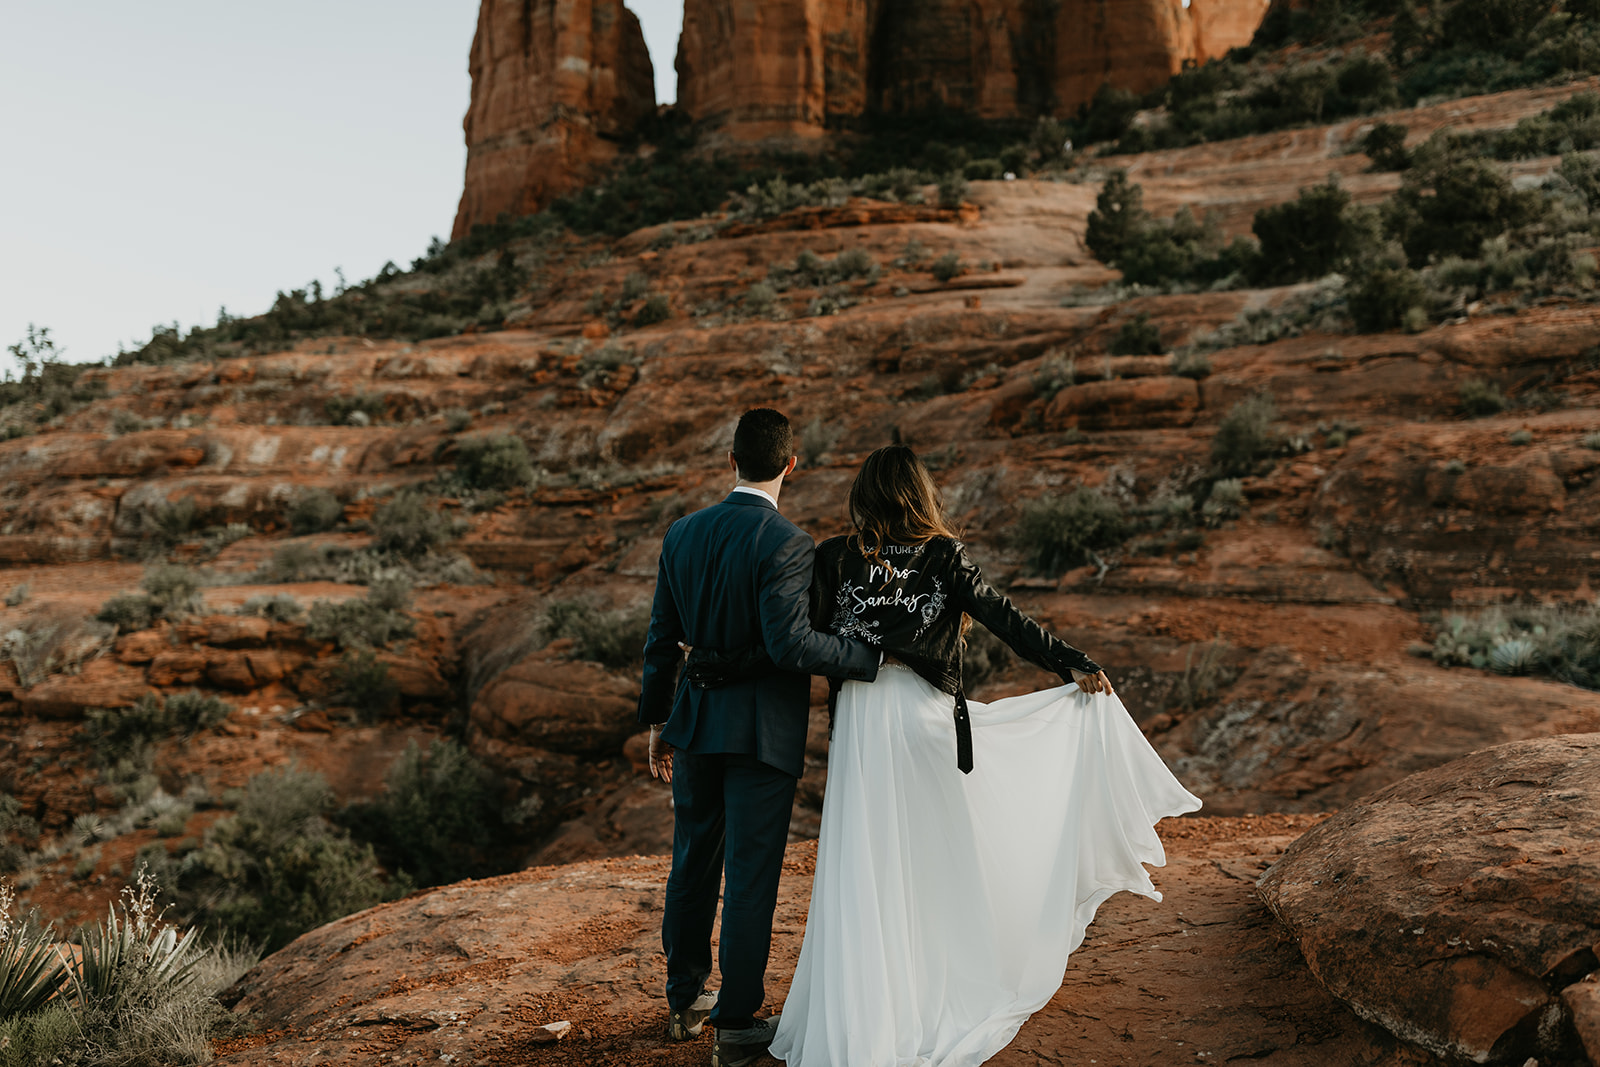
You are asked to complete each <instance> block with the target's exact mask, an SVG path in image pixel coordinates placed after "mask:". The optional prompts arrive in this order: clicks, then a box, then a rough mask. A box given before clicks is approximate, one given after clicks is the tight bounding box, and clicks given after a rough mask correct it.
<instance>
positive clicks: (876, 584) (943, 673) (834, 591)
mask: <svg viewBox="0 0 1600 1067" xmlns="http://www.w3.org/2000/svg"><path fill="white" fill-rule="evenodd" d="M882 557H883V560H884V562H886V563H888V564H889V566H890V567H892V568H893V569H894V570H893V572H892V573H891V572H889V571H888V570H887V569H886V568H883V567H880V566H879V565H878V564H877V563H875V562H873V561H872V560H870V559H868V558H866V557H865V556H863V555H862V554H861V552H860V551H859V550H858V549H856V548H854V547H853V539H852V538H848V537H832V538H829V539H828V540H826V541H824V542H822V544H820V545H818V546H817V558H816V564H815V567H814V570H813V572H812V578H811V625H812V626H813V627H814V628H816V629H818V630H821V631H823V632H824V633H833V634H838V635H839V636H840V637H854V638H857V639H858V640H861V641H865V642H866V643H867V644H870V645H873V646H875V647H878V648H881V649H883V650H884V651H885V652H886V653H888V654H889V655H892V656H894V657H895V658H896V659H898V660H900V661H901V662H903V663H905V665H906V666H908V667H910V668H911V669H912V670H914V671H916V672H917V673H918V674H920V675H921V676H922V677H923V678H925V679H927V681H928V683H929V684H930V685H932V686H934V687H935V688H937V689H939V690H941V691H942V692H946V693H949V694H951V695H952V696H954V695H956V694H957V693H960V692H961V691H962V684H961V616H962V615H963V614H967V615H971V616H972V617H973V619H975V620H976V621H978V622H980V623H982V624H983V625H984V626H985V627H986V628H987V629H988V630H989V631H990V632H991V633H993V634H994V635H995V636H996V637H998V638H999V639H1000V640H1001V641H1004V642H1005V643H1006V645H1007V646H1008V647H1009V648H1010V649H1011V650H1012V651H1013V652H1015V653H1016V654H1017V655H1019V656H1021V657H1022V658H1023V659H1025V660H1027V661H1028V662H1029V663H1032V664H1034V665H1036V666H1039V667H1043V668H1044V669H1045V670H1047V671H1052V672H1054V673H1055V674H1058V675H1060V676H1061V679H1062V680H1063V681H1066V682H1071V681H1072V673H1071V672H1072V671H1075V670H1076V671H1082V672H1084V673H1085V674H1093V673H1095V672H1096V671H1098V670H1099V669H1100V665H1099V664H1097V663H1095V662H1094V660H1092V659H1090V658H1089V657H1088V656H1086V655H1084V654H1083V653H1082V652H1080V651H1078V650H1077V649H1075V648H1073V647H1072V646H1071V645H1069V644H1067V643H1066V642H1065V641H1062V640H1061V639H1060V638H1058V637H1055V636H1054V635H1052V634H1050V633H1049V632H1048V631H1046V630H1045V629H1044V627H1042V626H1040V625H1039V624H1038V623H1037V622H1034V621H1033V620H1032V619H1030V618H1028V616H1026V615H1024V614H1023V613H1022V612H1020V611H1018V610H1017V608H1016V605H1014V604H1012V603H1011V601H1010V599H1009V598H1007V597H1005V596H1003V595H1001V594H1000V593H999V592H997V591H996V590H995V588H994V587H993V586H991V585H990V584H989V583H988V582H986V581H984V580H983V575H982V574H981V573H979V571H978V566H977V564H975V563H973V562H972V559H971V557H969V556H968V555H967V550H966V546H965V545H963V544H962V543H961V542H960V541H953V540H951V539H950V538H948V537H936V538H934V539H933V540H931V541H928V542H926V543H924V544H921V545H886V546H885V547H884V550H883V552H882Z"/></svg>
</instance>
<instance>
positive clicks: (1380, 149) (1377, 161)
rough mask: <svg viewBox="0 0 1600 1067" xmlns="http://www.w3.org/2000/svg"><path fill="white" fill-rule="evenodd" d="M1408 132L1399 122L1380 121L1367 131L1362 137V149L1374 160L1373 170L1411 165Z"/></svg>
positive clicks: (1403, 167) (1396, 168) (1401, 167)
mask: <svg viewBox="0 0 1600 1067" xmlns="http://www.w3.org/2000/svg"><path fill="white" fill-rule="evenodd" d="M1408 132H1409V131H1407V129H1406V128H1405V127H1404V126H1402V125H1400V124H1399V123H1397V122H1380V123H1378V124H1377V125H1376V126H1374V127H1372V129H1370V130H1368V131H1367V135H1366V136H1365V137H1363V138H1362V139H1361V151H1363V152H1365V153H1366V156H1367V158H1368V159H1370V160H1372V169H1373V170H1405V169H1406V168H1407V167H1409V166H1411V153H1410V152H1408V151H1406V134H1407V133H1408Z"/></svg>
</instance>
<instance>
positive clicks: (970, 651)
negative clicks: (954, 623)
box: [961, 624, 1015, 693]
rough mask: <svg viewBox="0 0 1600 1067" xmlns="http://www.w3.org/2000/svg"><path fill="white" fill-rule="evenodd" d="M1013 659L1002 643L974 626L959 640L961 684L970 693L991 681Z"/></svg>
mask: <svg viewBox="0 0 1600 1067" xmlns="http://www.w3.org/2000/svg"><path fill="white" fill-rule="evenodd" d="M1014 659H1015V657H1014V656H1013V655H1012V653H1011V650H1010V649H1009V648H1007V647H1006V644H1005V642H1004V641H1002V640H1000V639H999V638H998V637H996V636H995V635H994V634H992V633H990V632H989V631H988V630H987V629H986V628H984V627H983V626H980V625H976V624H974V625H973V627H972V629H970V630H968V631H967V632H966V634H965V635H964V636H963V637H962V640H961V684H962V686H963V687H964V688H965V689H966V690H967V692H969V693H970V692H971V691H972V690H974V689H977V688H978V687H979V686H982V685H985V684H987V683H988V682H990V681H993V680H994V678H995V676H996V675H998V674H1000V673H1001V672H1002V671H1004V670H1005V669H1006V668H1007V667H1008V666H1010V665H1011V663H1012V662H1013V661H1014Z"/></svg>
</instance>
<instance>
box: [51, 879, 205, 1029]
mask: <svg viewBox="0 0 1600 1067" xmlns="http://www.w3.org/2000/svg"><path fill="white" fill-rule="evenodd" d="M161 916H162V911H161V909H159V908H158V907H157V906H156V884H155V879H154V878H152V877H150V876H149V875H148V874H147V873H145V872H143V871H141V872H140V874H139V878H138V880H137V881H136V882H135V884H134V885H132V886H129V887H128V888H126V889H124V890H123V891H122V901H121V903H120V904H118V903H113V904H112V905H111V906H110V907H109V908H108V909H107V912H106V921H105V922H104V923H96V924H94V925H93V926H90V927H88V928H86V929H85V930H84V932H83V945H82V954H81V957H80V959H79V962H78V966H77V967H76V968H75V969H74V970H73V971H72V972H71V978H72V995H73V998H74V999H75V1000H76V1001H77V1002H78V1004H79V1005H81V1006H82V1007H84V1008H87V1009H93V1010H97V1011H103V1012H106V1013H108V1014H114V1013H115V1012H116V1011H117V1009H118V1008H119V1007H121V1006H122V1000H123V998H124V996H125V994H126V993H127V991H128V990H129V989H130V988H132V987H134V986H135V985H137V986H138V988H139V989H141V990H142V991H144V992H146V993H151V992H165V993H168V994H175V993H178V992H180V991H182V990H183V989H185V988H186V987H187V986H189V985H190V984H192V983H193V982H194V981H195V978H196V966H197V965H198V963H199V960H200V957H201V955H202V952H201V950H200V949H199V947H198V944H197V943H198V941H199V939H200V932H199V931H198V930H190V931H188V932H187V933H185V934H183V936H181V937H180V936H179V935H178V931H177V930H176V929H174V928H173V927H171V926H168V925H165V924H163V923H162V921H161Z"/></svg>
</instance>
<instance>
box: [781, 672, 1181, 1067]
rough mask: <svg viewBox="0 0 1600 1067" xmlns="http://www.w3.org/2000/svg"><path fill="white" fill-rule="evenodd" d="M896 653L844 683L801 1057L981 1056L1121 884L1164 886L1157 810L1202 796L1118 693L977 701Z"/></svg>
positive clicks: (881, 1060)
mask: <svg viewBox="0 0 1600 1067" xmlns="http://www.w3.org/2000/svg"><path fill="white" fill-rule="evenodd" d="M952 702H953V698H951V697H949V696H947V695H945V694H944V693H941V692H939V690H937V689H935V688H934V687H933V686H931V685H929V684H928V683H927V682H925V681H924V680H923V679H922V678H920V677H918V676H917V675H916V674H914V673H913V672H911V671H910V670H908V669H905V668H903V667H897V666H895V665H890V666H887V667H885V669H884V670H882V671H881V672H880V673H879V675H878V680H877V681H876V682H873V683H864V682H846V683H845V684H844V688H843V690H842V691H841V692H840V694H839V703H838V709H837V712H836V715H835V721H834V734H833V741H832V744H831V746H830V749H829V754H828V784H827V790H826V794H825V797H824V800H823V808H822V834H821V839H820V840H819V841H818V843H817V869H816V877H815V881H814V883H813V886H812V892H811V909H810V915H809V917H808V918H807V920H806V932H805V939H804V941H803V942H802V945H801V949H800V960H799V963H798V965H797V966H796V968H795V975H794V982H793V984H792V985H791V986H790V989H789V996H788V1000H787V1001H786V1002H785V1004H784V1007H783V1018H782V1019H781V1020H780V1022H779V1026H778V1033H777V1037H776V1039H775V1040H774V1041H773V1044H772V1055H774V1056H775V1057H777V1058H778V1059H780V1060H785V1061H787V1062H788V1063H789V1065H790V1067H972V1065H976V1064H980V1063H983V1062H984V1061H985V1060H987V1059H989V1058H990V1057H992V1056H994V1055H995V1054H996V1053H997V1052H999V1051H1000V1050H1001V1049H1002V1048H1004V1047H1005V1046H1006V1045H1007V1044H1008V1043H1009V1042H1010V1041H1011V1039H1012V1038H1013V1037H1015V1036H1016V1033H1017V1031H1018V1030H1019V1029H1020V1028H1021V1026H1022V1024H1023V1023H1024V1022H1026V1021H1027V1019H1028V1016H1030V1015H1032V1014H1033V1013H1034V1012H1036V1011H1038V1010H1039V1009H1040V1008H1041V1007H1043V1006H1044V1004H1045V1002H1046V1001H1048V1000H1049V999H1050V997H1051V996H1052V995H1053V994H1054V993H1055V991H1056V990H1057V989H1058V988H1059V987H1060V985H1061V979H1062V975H1063V974H1064V973H1065V970H1066V965H1067V956H1068V955H1069V954H1070V953H1071V952H1072V951H1073V950H1074V949H1076V948H1077V947H1078V945H1079V944H1080V943H1081V942H1082V941H1083V933H1084V929H1085V927H1087V926H1088V924H1089V922H1090V920H1092V919H1093V918H1094V913H1095V909H1096V908H1098V907H1099V906H1100V904H1101V902H1102V901H1104V900H1105V899H1106V898H1107V897H1109V896H1111V894H1113V893H1115V892H1117V891H1119V890H1123V889H1126V890H1129V891H1131V892H1134V893H1139V894H1142V895H1144V896H1147V897H1150V898H1152V899H1155V900H1160V899H1161V894H1160V893H1158V892H1156V890H1155V887H1154V886H1153V885H1152V884H1151V881H1150V875H1149V873H1148V872H1147V871H1146V870H1145V868H1144V864H1147V863H1148V864H1151V865H1154V866H1161V865H1163V864H1164V863H1165V862H1166V854H1165V852H1164V851H1163V849H1162V847H1161V840H1160V838H1159V837H1157V836H1156V832H1155V830H1154V824H1155V823H1156V822H1157V821H1158V820H1160V819H1162V818H1164V817H1166V816H1168V815H1177V814H1181V813H1182V812H1186V811H1194V810H1196V809H1198V808H1199V807H1200V801H1199V800H1198V799H1197V798H1196V797H1194V796H1193V795H1191V794H1190V793H1189V792H1188V791H1187V790H1185V789H1184V788H1183V786H1182V785H1180V784H1179V783H1178V781H1177V779H1175V778H1174V777H1173V776H1172V774H1171V772H1169V771H1168V770H1167V768H1166V765H1165V764H1164V763H1162V761H1161V757H1160V756H1158V755H1157V754H1156V753H1155V750H1154V749H1152V748H1151V747H1150V745H1149V743H1148V742H1147V741H1146V740H1145V739H1144V736H1143V735H1142V734H1141V733H1140V732H1139V729H1138V727H1137V726H1136V725H1135V724H1134V722H1133V720H1132V719H1131V718H1130V717H1129V715H1128V713H1127V711H1126V710H1125V709H1124V708H1123V706H1122V702H1121V701H1119V700H1118V699H1117V698H1116V697H1114V696H1106V695H1097V696H1089V695H1087V694H1084V693H1081V692H1079V691H1078V688H1077V687H1076V686H1063V687H1060V688H1056V689H1049V690H1045V691H1043V692H1039V693H1030V694H1027V695H1024V696H1017V697H1009V698H1007V699H1004V700H997V701H995V702H994V703H992V704H981V703H977V702H969V707H970V709H971V714H972V732H973V750H974V763H975V766H974V769H973V772H972V773H971V774H966V775H964V774H962V773H961V772H960V771H959V770H957V768H956V749H955V729H954V725H953V721H952V718H951V710H952Z"/></svg>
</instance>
